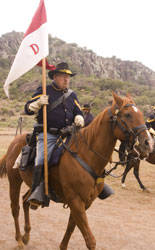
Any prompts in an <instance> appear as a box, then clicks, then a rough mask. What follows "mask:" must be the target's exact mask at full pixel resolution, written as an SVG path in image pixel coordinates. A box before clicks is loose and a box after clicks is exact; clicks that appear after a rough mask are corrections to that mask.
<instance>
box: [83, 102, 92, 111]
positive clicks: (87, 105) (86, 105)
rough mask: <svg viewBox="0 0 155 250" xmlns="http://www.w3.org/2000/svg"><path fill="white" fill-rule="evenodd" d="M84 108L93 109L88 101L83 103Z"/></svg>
mask: <svg viewBox="0 0 155 250" xmlns="http://www.w3.org/2000/svg"><path fill="white" fill-rule="evenodd" d="M82 109H88V110H89V109H91V107H90V104H88V103H86V104H84V105H83V107H82Z"/></svg>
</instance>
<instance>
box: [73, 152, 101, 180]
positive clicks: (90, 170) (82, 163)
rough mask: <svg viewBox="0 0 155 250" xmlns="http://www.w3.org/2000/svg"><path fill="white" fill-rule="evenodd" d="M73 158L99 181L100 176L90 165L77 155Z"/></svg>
mask: <svg viewBox="0 0 155 250" xmlns="http://www.w3.org/2000/svg"><path fill="white" fill-rule="evenodd" d="M72 156H73V157H74V158H75V159H76V160H77V161H78V162H79V163H80V165H81V166H82V167H83V168H84V169H85V170H86V171H87V172H88V173H89V174H90V175H91V176H92V177H93V178H94V179H95V180H97V179H98V178H99V176H97V175H96V174H95V172H94V171H93V170H92V169H91V168H90V167H89V165H88V164H87V163H86V162H85V161H83V160H82V159H81V158H80V157H79V156H78V155H77V154H72Z"/></svg>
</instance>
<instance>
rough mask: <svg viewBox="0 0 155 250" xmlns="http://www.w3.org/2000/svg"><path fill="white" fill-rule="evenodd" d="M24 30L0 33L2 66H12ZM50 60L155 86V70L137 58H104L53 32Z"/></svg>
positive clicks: (83, 71) (100, 75)
mask: <svg viewBox="0 0 155 250" xmlns="http://www.w3.org/2000/svg"><path fill="white" fill-rule="evenodd" d="M22 37H23V33H18V32H15V31H13V32H11V33H7V34H5V35H2V37H0V66H2V65H3V66H4V65H5V66H6V67H7V69H9V68H10V66H11V64H12V62H13V59H14V57H15V55H16V53H17V51H18V48H19V46H20V44H21V40H22ZM49 49H50V55H49V61H50V63H52V64H56V63H58V62H60V61H62V60H65V61H67V62H69V63H70V65H71V66H72V69H73V70H75V71H76V72H78V73H79V74H84V75H85V76H91V75H94V76H96V77H97V78H111V79H118V80H121V81H128V82H135V83H143V84H145V85H149V86H155V72H153V71H152V70H150V69H149V68H147V67H145V66H144V65H143V64H142V63H140V62H137V61H134V62H132V61H122V60H120V59H118V58H116V57H112V58H104V57H101V56H98V55H96V54H95V53H94V52H93V51H91V50H87V49H86V48H81V47H79V46H78V45H77V44H76V43H66V42H64V41H62V40H60V39H58V38H55V37H52V36H51V35H49Z"/></svg>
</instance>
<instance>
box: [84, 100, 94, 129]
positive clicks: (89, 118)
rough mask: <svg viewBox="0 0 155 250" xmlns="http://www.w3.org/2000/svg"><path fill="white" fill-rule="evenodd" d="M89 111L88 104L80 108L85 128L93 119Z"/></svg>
mask: <svg viewBox="0 0 155 250" xmlns="http://www.w3.org/2000/svg"><path fill="white" fill-rule="evenodd" d="M90 110H91V108H90V105H89V104H84V106H83V107H82V111H83V115H84V125H85V127H87V126H88V125H89V124H90V123H91V122H92V120H93V119H94V116H93V115H92V113H91V112H90Z"/></svg>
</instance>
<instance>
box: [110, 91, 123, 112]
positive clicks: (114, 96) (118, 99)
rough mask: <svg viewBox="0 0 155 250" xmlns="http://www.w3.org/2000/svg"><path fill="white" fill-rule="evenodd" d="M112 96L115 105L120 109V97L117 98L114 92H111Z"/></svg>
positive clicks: (121, 100) (121, 103)
mask: <svg viewBox="0 0 155 250" xmlns="http://www.w3.org/2000/svg"><path fill="white" fill-rule="evenodd" d="M112 95H113V98H114V101H115V103H116V104H117V105H118V107H119V109H120V108H121V107H122V105H123V99H122V98H121V97H120V96H118V95H117V94H116V93H115V92H112Z"/></svg>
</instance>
